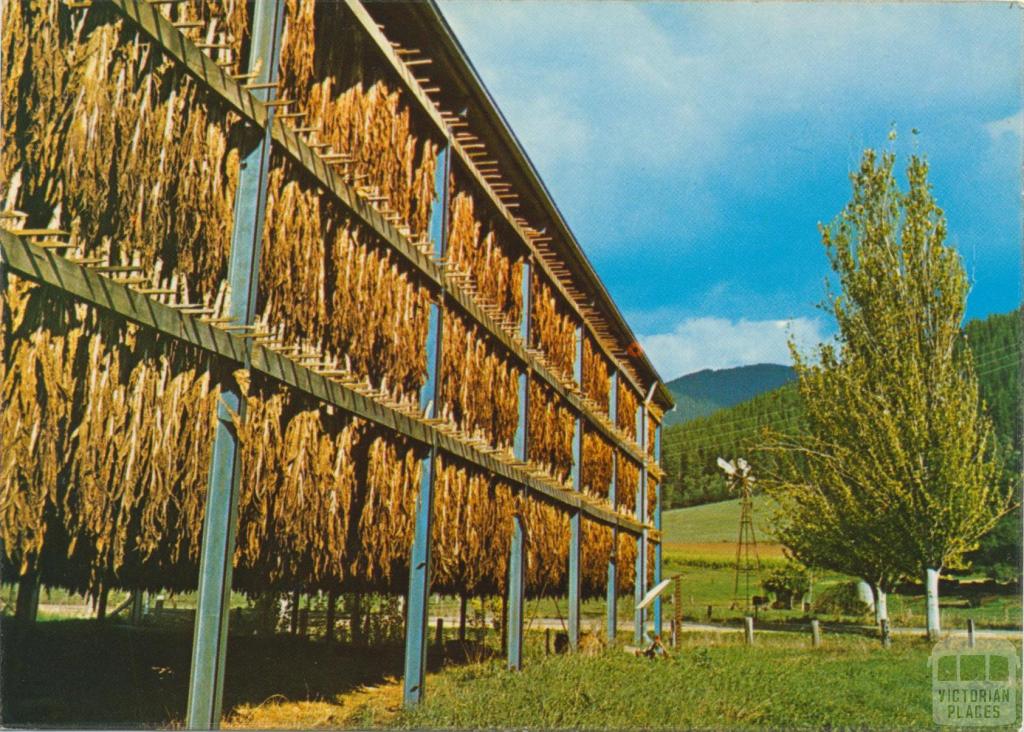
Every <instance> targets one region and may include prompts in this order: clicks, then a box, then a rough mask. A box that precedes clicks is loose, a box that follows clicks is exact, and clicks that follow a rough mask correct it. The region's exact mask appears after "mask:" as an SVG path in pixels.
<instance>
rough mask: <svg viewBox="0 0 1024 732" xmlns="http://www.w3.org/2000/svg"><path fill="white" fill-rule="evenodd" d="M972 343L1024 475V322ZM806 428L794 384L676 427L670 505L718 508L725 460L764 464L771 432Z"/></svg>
mask: <svg viewBox="0 0 1024 732" xmlns="http://www.w3.org/2000/svg"><path fill="white" fill-rule="evenodd" d="M965 336H966V339H965V340H966V342H967V343H968V344H969V346H970V347H971V349H972V350H973V352H974V358H975V369H976V371H977V374H978V380H979V382H980V385H981V396H982V399H983V400H984V402H985V404H986V406H987V408H988V410H989V413H990V414H991V415H992V418H993V421H994V423H995V427H996V433H997V436H998V439H999V444H1000V451H1001V453H1002V455H1003V458H1004V466H1005V468H1006V471H1007V474H1008V475H1014V474H1019V471H1020V464H1021V461H1020V444H1021V433H1020V430H1021V425H1020V418H1019V405H1020V369H1019V362H1020V350H1019V344H1020V314H1019V313H1017V312H1013V313H1006V314H1002V315H993V316H990V317H988V318H986V319H984V320H978V321H972V322H971V323H969V324H968V325H967V326H966V328H965ZM800 423H801V405H800V397H799V393H798V392H797V389H796V384H787V385H785V386H782V387H780V388H777V389H774V390H772V391H769V392H766V393H764V394H761V395H759V396H757V397H754V398H753V399H749V400H747V401H745V402H742V403H740V404H737V405H735V406H733V407H729V408H727V409H722V410H719V411H718V412H715V413H714V414H711V415H708V416H705V417H699V418H697V419H693V420H690V421H689V422H686V423H684V424H680V425H675V426H672V427H669V428H667V429H666V431H665V437H664V448H663V459H664V464H665V469H666V471H667V472H668V475H669V477H668V478H667V479H666V484H665V491H664V496H665V504H666V506H670V507H678V506H689V505H695V504H700V503H707V502H709V501H718V500H722V499H725V498H729V497H730V496H729V495H728V493H727V492H726V488H725V481H724V480H723V479H722V473H721V471H720V470H719V469H718V468H717V467H716V466H715V460H716V458H717V457H719V456H723V457H726V458H733V457H737V456H744V457H746V458H747V459H748V460H749V461H750V462H751V463H753V464H754V466H755V470H756V469H757V466H758V459H757V458H755V457H753V456H752V454H751V448H752V446H753V445H755V444H756V443H757V442H758V441H759V437H760V435H761V434H762V431H763V430H764V428H766V427H768V428H771V429H773V430H777V431H782V432H787V431H793V430H797V429H799V427H800Z"/></svg>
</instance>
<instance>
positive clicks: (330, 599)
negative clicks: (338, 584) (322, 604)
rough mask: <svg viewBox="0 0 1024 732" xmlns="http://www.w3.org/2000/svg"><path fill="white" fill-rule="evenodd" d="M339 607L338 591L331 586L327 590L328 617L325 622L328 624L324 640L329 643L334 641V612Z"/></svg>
mask: <svg viewBox="0 0 1024 732" xmlns="http://www.w3.org/2000/svg"><path fill="white" fill-rule="evenodd" d="M337 607H338V591H337V590H335V589H334V588H331V589H330V590H328V591H327V618H326V619H325V621H324V623H325V625H326V626H327V627H326V628H325V629H324V641H325V642H326V643H327V645H331V643H333V642H334V614H335V612H336V611H337Z"/></svg>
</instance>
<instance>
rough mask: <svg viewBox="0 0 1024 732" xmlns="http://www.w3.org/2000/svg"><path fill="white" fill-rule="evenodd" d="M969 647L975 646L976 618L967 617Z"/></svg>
mask: <svg viewBox="0 0 1024 732" xmlns="http://www.w3.org/2000/svg"><path fill="white" fill-rule="evenodd" d="M967 647H968V648H974V619H973V618H967Z"/></svg>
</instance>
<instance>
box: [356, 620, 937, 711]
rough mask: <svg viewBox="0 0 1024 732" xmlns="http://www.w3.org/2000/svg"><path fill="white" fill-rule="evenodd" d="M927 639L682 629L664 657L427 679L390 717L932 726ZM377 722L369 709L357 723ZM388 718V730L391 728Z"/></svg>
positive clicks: (540, 663)
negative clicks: (422, 695) (888, 644)
mask: <svg viewBox="0 0 1024 732" xmlns="http://www.w3.org/2000/svg"><path fill="white" fill-rule="evenodd" d="M929 652H930V646H929V645H928V644H926V643H924V642H921V641H910V640H898V641H897V642H896V643H895V644H894V645H893V647H892V648H891V649H889V650H884V649H882V648H880V647H879V645H878V642H877V641H873V640H870V639H867V638H860V637H843V638H839V637H836V636H828V637H827V638H826V645H825V647H823V648H821V649H816V650H815V649H811V648H810V647H809V643H808V640H807V638H806V636H796V635H790V634H777V635H772V636H768V635H762V636H759V637H758V639H757V645H756V646H755V647H753V648H749V647H746V646H743V645H741V644H740V641H739V640H738V639H737V638H736V637H734V636H722V635H718V636H712V635H708V636H689V637H687V638H686V639H685V640H684V641H683V643H682V646H681V648H680V649H678V650H677V651H676V652H675V653H674V656H673V658H671V659H669V660H649V659H644V658H635V657H632V656H629V655H627V654H625V653H623V652H622V651H609V652H606V653H604V654H602V655H599V656H596V657H584V656H578V655H577V656H567V657H547V658H540V659H537V660H536V661H535V662H533V663H532V664H530V665H528V666H527V667H526V668H525V669H524V670H523V671H522V672H521V673H515V674H509V673H508V672H507V671H505V670H504V669H503V667H502V665H501V664H500V663H499V662H490V663H486V664H479V665H474V666H469V667H463V668H458V669H452V670H449V671H446V672H445V673H444V674H442V675H439V676H436V677H433V678H431V679H430V681H429V690H428V695H427V699H426V702H425V703H424V704H423V705H422V706H421V707H420V708H418V709H415V710H411V711H404V712H401V713H400V714H399V716H398V717H397V718H396V719H393V720H389V722H390V725H394V726H399V727H407V728H409V727H411V728H470V727H472V728H506V729H507V728H529V729H539V728H550V729H567V728H584V729H627V728H628V729H636V728H644V729H685V728H702V729H731V730H732V729H766V728H775V729H794V728H824V727H857V728H868V729H872V728H873V729H923V728H932V727H933V724H932V709H931V696H930V694H931V676H930V671H929V667H928V655H929ZM361 721H362V723H364V724H366V725H372V724H374V723H380V722H381V721H383V720H381V719H379V718H377V717H376V716H375V711H374V709H373V708H372V707H371V708H368V709H367V710H366V711H365V713H364V717H363V719H362V720H361ZM390 725H389V726H390Z"/></svg>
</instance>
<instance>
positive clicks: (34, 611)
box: [14, 572, 39, 625]
mask: <svg viewBox="0 0 1024 732" xmlns="http://www.w3.org/2000/svg"><path fill="white" fill-rule="evenodd" d="M38 616H39V574H38V573H37V572H28V573H26V574H23V575H22V576H21V578H20V579H19V580H18V599H17V600H15V605H14V619H15V620H16V621H17V622H18V623H19V624H25V625H28V624H29V623H34V622H36V618H37V617H38Z"/></svg>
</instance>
